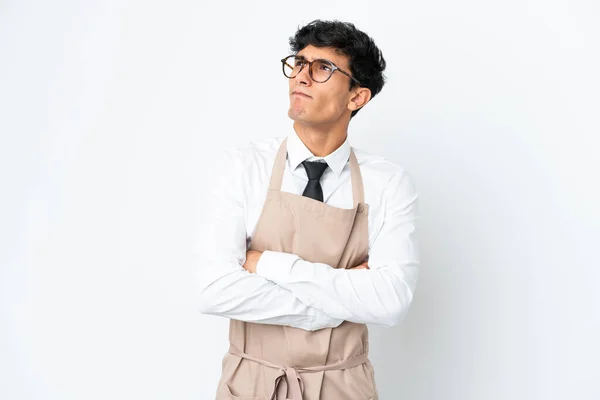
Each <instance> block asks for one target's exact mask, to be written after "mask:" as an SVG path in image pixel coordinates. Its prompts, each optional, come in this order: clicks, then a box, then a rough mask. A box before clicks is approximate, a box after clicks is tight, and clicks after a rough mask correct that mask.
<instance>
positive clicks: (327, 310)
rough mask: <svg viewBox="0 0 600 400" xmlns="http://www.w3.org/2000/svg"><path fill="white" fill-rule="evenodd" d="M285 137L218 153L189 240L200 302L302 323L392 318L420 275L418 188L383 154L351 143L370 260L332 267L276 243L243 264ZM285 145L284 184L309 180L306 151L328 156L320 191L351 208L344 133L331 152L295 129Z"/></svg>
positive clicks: (223, 311) (292, 188)
mask: <svg viewBox="0 0 600 400" xmlns="http://www.w3.org/2000/svg"><path fill="white" fill-rule="evenodd" d="M283 139H284V138H283V137H277V138H273V139H269V140H264V141H260V142H254V143H250V144H248V145H246V146H239V147H234V148H231V149H228V150H226V151H225V152H223V155H222V156H221V157H219V162H218V165H216V166H215V172H214V174H213V178H212V179H211V180H212V186H208V187H209V188H210V192H208V193H206V195H207V196H210V197H209V202H208V203H209V205H208V206H207V207H206V208H205V209H204V211H205V212H204V213H203V217H202V226H201V227H200V228H201V230H200V232H199V235H198V238H197V239H198V240H197V243H196V247H195V253H196V254H197V256H198V257H197V271H196V272H197V278H198V279H197V284H198V286H199V289H198V308H199V310H200V312H202V313H205V314H212V315H220V316H224V317H228V318H233V319H238V320H242V321H249V322H255V323H268V324H277V325H287V326H293V327H297V328H302V329H305V330H317V329H322V328H327V327H336V326H338V325H340V324H341V323H342V322H343V321H344V320H347V321H352V322H356V323H368V324H375V325H383V326H393V325H396V324H398V323H399V322H400V321H401V320H402V319H403V317H404V315H405V314H406V312H407V311H408V308H409V305H410V303H411V301H412V298H413V293H414V290H415V285H416V282H417V278H418V270H419V250H418V242H417V238H416V236H415V235H416V231H415V221H416V219H417V217H418V195H419V193H418V191H417V190H416V187H415V185H414V182H413V180H412V179H411V177H410V175H409V174H408V173H407V172H406V171H405V170H404V169H403V168H402V167H400V166H398V165H396V164H394V163H392V162H390V161H388V160H386V159H385V158H383V157H378V156H373V155H371V154H368V153H366V152H363V151H360V150H358V149H356V148H354V147H352V149H353V150H354V153H355V154H356V158H357V160H358V163H359V166H360V170H361V173H362V178H363V184H364V191H365V203H367V204H369V215H368V232H369V233H368V234H369V259H368V264H369V269H360V270H345V269H335V268H332V267H331V266H329V265H326V264H322V263H311V262H308V261H304V260H302V259H301V258H300V257H298V256H297V255H295V254H289V253H282V252H274V251H265V252H264V253H263V254H262V255H261V257H260V260H259V262H258V264H257V268H256V273H255V274H252V273H249V272H248V271H246V270H245V269H244V268H243V267H242V266H243V264H244V262H245V260H246V251H247V249H248V248H249V245H250V242H251V240H252V236H253V235H254V231H255V228H256V224H257V222H258V219H259V217H260V214H261V211H262V208H263V204H264V201H265V199H266V194H267V190H268V186H269V181H270V178H271V172H272V168H273V164H274V161H275V156H276V154H277V151H278V149H279V146H280V144H281V142H282V141H283ZM287 149H288V155H287V159H286V165H285V171H284V176H283V181H282V186H281V190H282V191H285V192H290V193H295V194H299V195H301V194H302V192H303V191H304V188H305V186H306V184H307V182H308V177H307V175H306V171H305V170H304V167H303V166H302V164H301V163H302V161H304V160H309V161H319V160H325V161H326V162H327V164H328V166H329V168H327V169H326V170H325V172H324V173H323V176H322V178H321V186H322V188H323V201H324V202H326V203H327V204H329V205H332V206H334V207H340V208H352V206H353V204H352V184H351V179H350V165H349V161H348V157H349V155H350V144H349V143H348V139H346V141H345V142H344V143H343V144H342V145H341V146H340V147H339V148H338V149H337V150H335V151H334V152H333V153H331V154H329V155H327V156H325V157H315V156H314V155H313V154H312V153H311V152H310V150H309V149H308V148H307V147H306V146H305V145H304V143H303V142H302V141H301V140H300V138H299V137H298V136H297V134H296V133H295V132H294V131H293V132H292V133H291V134H290V135H289V136H288V143H287Z"/></svg>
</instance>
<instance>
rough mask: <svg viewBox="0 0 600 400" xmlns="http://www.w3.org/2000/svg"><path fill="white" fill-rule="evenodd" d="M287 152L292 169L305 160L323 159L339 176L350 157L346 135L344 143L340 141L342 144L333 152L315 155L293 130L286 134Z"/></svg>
mask: <svg viewBox="0 0 600 400" xmlns="http://www.w3.org/2000/svg"><path fill="white" fill-rule="evenodd" d="M287 154H288V159H289V161H290V167H291V168H292V171H294V170H295V169H296V168H298V166H299V165H300V164H302V162H303V161H305V160H309V161H315V160H325V161H326V162H327V165H328V166H329V168H331V170H332V171H333V172H334V173H335V174H336V176H338V177H339V176H340V174H341V173H342V170H343V169H344V166H345V165H346V163H347V162H348V158H349V157H350V143H349V142H348V137H347V136H346V140H344V143H342V145H341V146H340V147H338V148H337V149H336V150H335V151H334V152H333V153H331V154H328V155H326V156H325V157H317V156H315V155H314V154H313V153H311V151H310V150H309V149H308V147H306V145H305V144H304V143H303V142H302V140H301V139H300V137H299V136H298V134H297V133H296V132H295V131H294V132H292V133H291V134H290V135H289V136H288V140H287Z"/></svg>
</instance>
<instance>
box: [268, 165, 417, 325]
mask: <svg viewBox="0 0 600 400" xmlns="http://www.w3.org/2000/svg"><path fill="white" fill-rule="evenodd" d="M384 196H385V215H384V222H383V226H382V227H381V230H380V231H379V233H378V234H377V237H376V238H375V240H374V242H373V244H372V246H371V248H370V251H369V260H368V265H369V269H358V270H347V269H335V268H332V267H331V266H330V265H327V264H323V263H311V262H308V261H304V260H302V259H301V258H300V257H298V256H297V255H294V254H289V253H282V252H271V251H266V252H264V253H263V254H262V255H261V258H260V259H259V261H258V264H257V267H256V272H257V275H259V276H262V277H265V278H267V279H269V280H271V281H272V282H274V283H276V284H278V285H280V286H282V287H284V288H286V289H288V290H290V291H291V292H292V293H294V295H296V296H297V297H298V298H299V299H300V300H301V301H302V302H303V303H305V304H308V305H311V306H313V307H315V308H318V309H319V310H322V311H323V312H324V313H326V314H328V315H331V316H332V317H335V318H340V319H344V320H348V321H352V322H356V323H369V324H375V325H383V326H393V325H396V324H398V323H400V321H401V320H402V319H403V318H404V316H405V314H406V312H407V311H408V308H409V306H410V303H411V302H412V298H413V293H414V290H415V286H416V282H417V278H418V270H419V249H418V242H417V237H416V231H415V221H416V219H417V218H418V215H417V214H418V192H417V190H416V188H415V186H414V184H413V181H412V179H411V178H410V176H409V175H408V174H406V173H405V172H398V173H397V174H396V175H394V176H393V177H392V178H391V180H390V182H389V184H388V186H387V189H386V192H385V193H384Z"/></svg>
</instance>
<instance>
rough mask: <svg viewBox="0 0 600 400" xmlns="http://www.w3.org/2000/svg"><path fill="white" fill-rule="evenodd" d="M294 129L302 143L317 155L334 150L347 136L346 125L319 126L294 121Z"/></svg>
mask: <svg viewBox="0 0 600 400" xmlns="http://www.w3.org/2000/svg"><path fill="white" fill-rule="evenodd" d="M294 130H295V131H296V134H297V135H298V137H299V138H300V140H302V142H303V143H304V145H305V146H306V147H307V148H308V149H309V150H310V152H311V153H313V154H314V155H315V156H317V157H325V156H327V155H329V154H331V153H333V152H334V151H336V150H337V149H338V148H339V147H340V146H341V145H342V144H344V141H345V140H346V137H347V136H348V126H347V125H346V126H337V127H331V126H330V127H319V126H306V125H301V124H299V123H298V122H297V121H294Z"/></svg>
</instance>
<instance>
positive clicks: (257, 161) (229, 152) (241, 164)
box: [218, 137, 285, 171]
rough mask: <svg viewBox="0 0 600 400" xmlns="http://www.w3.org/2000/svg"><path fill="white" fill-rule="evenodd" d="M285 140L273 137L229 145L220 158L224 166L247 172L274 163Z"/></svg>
mask: <svg viewBox="0 0 600 400" xmlns="http://www.w3.org/2000/svg"><path fill="white" fill-rule="evenodd" d="M284 139H285V137H272V138H268V139H260V140H255V141H246V142H243V143H238V144H235V145H229V146H226V147H224V148H222V149H221V151H220V154H219V155H218V158H220V159H221V162H222V163H223V164H228V165H231V166H232V167H233V168H235V169H238V170H240V169H241V170H246V171H247V170H248V169H251V168H252V167H255V166H257V165H261V164H265V163H267V164H268V163H269V162H270V163H272V162H273V161H274V159H275V155H276V154H277V151H278V150H279V146H280V145H281V143H282V142H283V140H284Z"/></svg>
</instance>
